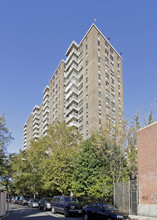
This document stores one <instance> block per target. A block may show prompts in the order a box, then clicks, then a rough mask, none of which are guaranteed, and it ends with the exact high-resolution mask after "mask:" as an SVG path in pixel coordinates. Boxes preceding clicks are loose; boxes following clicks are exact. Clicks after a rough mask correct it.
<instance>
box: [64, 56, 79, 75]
mask: <svg viewBox="0 0 157 220" xmlns="http://www.w3.org/2000/svg"><path fill="white" fill-rule="evenodd" d="M72 63H76V64H78V59H77V58H76V57H75V56H73V57H72V58H71V60H70V61H69V62H68V63H67V64H66V68H65V70H66V71H67V69H68V68H69V67H70V65H71V64H72Z"/></svg>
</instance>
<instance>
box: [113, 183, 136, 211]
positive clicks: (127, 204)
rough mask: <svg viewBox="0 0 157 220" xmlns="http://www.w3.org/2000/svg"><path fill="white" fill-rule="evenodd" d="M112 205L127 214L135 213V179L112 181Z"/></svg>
mask: <svg viewBox="0 0 157 220" xmlns="http://www.w3.org/2000/svg"><path fill="white" fill-rule="evenodd" d="M114 205H115V206H116V207H117V208H118V209H119V210H120V211H122V212H127V213H129V214H137V206H138V182H137V180H130V181H128V182H124V181H123V182H120V183H114Z"/></svg>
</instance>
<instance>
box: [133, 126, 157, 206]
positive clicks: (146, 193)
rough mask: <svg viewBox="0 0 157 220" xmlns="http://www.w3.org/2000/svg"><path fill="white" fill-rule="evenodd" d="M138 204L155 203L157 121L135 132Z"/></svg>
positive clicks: (156, 199) (156, 187) (156, 183)
mask: <svg viewBox="0 0 157 220" xmlns="http://www.w3.org/2000/svg"><path fill="white" fill-rule="evenodd" d="M137 149H138V177H139V205H144V204H149V205H155V204H156V205H157V122H156V123H153V124H152V125H149V126H146V127H144V128H143V129H141V130H139V131H138V132H137Z"/></svg>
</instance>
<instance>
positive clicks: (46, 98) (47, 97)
mask: <svg viewBox="0 0 157 220" xmlns="http://www.w3.org/2000/svg"><path fill="white" fill-rule="evenodd" d="M46 102H49V96H46V97H45V99H44V100H43V105H45V103H46Z"/></svg>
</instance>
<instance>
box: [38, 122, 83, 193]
mask: <svg viewBox="0 0 157 220" xmlns="http://www.w3.org/2000/svg"><path fill="white" fill-rule="evenodd" d="M81 141H82V137H81V135H80V134H79V132H78V131H77V130H75V129H74V128H73V127H68V126H67V125H66V123H65V122H63V123H62V122H58V123H56V124H55V126H50V127H49V131H48V135H47V137H46V143H45V144H46V145H47V150H48V152H49V153H48V155H49V157H48V158H47V159H46V160H45V161H43V163H42V164H41V166H42V168H43V170H44V175H43V177H42V180H43V181H44V188H45V189H51V190H52V191H54V190H57V191H59V192H60V193H61V194H67V193H69V191H70V190H71V184H72V173H73V171H74V162H75V160H76V158H77V156H78V154H79V149H80V147H79V146H80V142H81Z"/></svg>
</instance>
